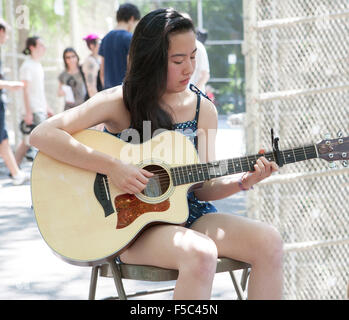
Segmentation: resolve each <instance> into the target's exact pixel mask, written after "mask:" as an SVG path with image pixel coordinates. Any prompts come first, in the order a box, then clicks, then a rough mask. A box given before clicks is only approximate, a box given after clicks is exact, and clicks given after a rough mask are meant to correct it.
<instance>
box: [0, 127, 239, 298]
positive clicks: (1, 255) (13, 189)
mask: <svg viewBox="0 0 349 320" xmlns="http://www.w3.org/2000/svg"><path fill="white" fill-rule="evenodd" d="M224 125H225V122H224V123H223V125H222V126H223V129H224ZM240 138H241V129H236V130H235V129H234V130H233V129H231V130H230V129H228V127H226V129H225V130H223V131H220V132H219V134H218V140H219V144H218V146H217V149H218V150H220V152H217V153H218V157H219V158H221V159H222V158H226V157H233V156H238V155H239V154H237V153H241V150H242V149H241V140H240ZM233 141H236V144H235V146H232V148H234V150H235V151H234V150H232V151H231V152H232V153H231V154H228V153H227V147H226V143H232V142H233ZM237 146H239V148H240V149H239V148H237ZM233 152H237V153H236V154H234V153H233ZM22 169H23V170H25V171H28V172H30V170H31V163H30V162H25V163H24V164H23V166H22ZM215 204H216V205H217V207H218V209H219V210H220V211H225V212H235V213H238V214H244V212H245V198H244V195H243V194H242V193H239V194H237V195H235V196H233V197H230V198H228V199H225V200H221V201H217V202H215ZM90 270H91V268H89V267H78V266H73V265H70V264H68V263H66V262H64V261H62V260H61V259H59V258H57V257H56V256H55V255H54V254H53V253H52V251H51V250H50V249H49V248H48V246H47V245H46V243H45V242H44V240H43V239H42V238H41V236H40V233H39V231H38V228H37V225H36V221H35V217H34V213H33V211H32V209H31V194H30V185H29V183H27V184H25V185H22V186H13V185H12V184H11V179H10V178H9V176H8V171H7V169H6V168H5V167H4V165H3V163H2V161H1V159H0V299H8V300H12V299H20V300H22V299H44V300H61V299H67V300H70V299H79V300H80V299H87V297H88V289H89V281H90ZM172 284H174V282H166V283H155V284H153V283H149V282H147V283H142V282H140V281H131V280H128V281H126V285H125V287H126V290H127V292H134V291H136V290H138V289H142V290H145V289H149V288H150V287H151V288H155V287H163V286H170V285H172ZM115 294H116V293H115V287H114V283H113V280H112V279H105V278H100V279H99V280H98V284H97V294H96V299H101V298H103V297H106V296H115ZM171 297H172V293H161V294H156V295H149V296H146V297H141V299H166V300H167V299H171ZM212 299H236V295H235V293H234V290H233V285H232V282H231V279H230V276H229V274H218V275H216V278H215V280H214V286H213V294H212Z"/></svg>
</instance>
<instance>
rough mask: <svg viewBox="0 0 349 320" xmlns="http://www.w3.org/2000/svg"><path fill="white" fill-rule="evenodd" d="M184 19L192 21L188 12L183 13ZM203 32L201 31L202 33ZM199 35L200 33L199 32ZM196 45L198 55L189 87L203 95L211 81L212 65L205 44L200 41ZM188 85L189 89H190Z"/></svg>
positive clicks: (196, 55)
mask: <svg viewBox="0 0 349 320" xmlns="http://www.w3.org/2000/svg"><path fill="white" fill-rule="evenodd" d="M181 14H182V16H183V17H185V18H187V19H189V20H191V21H192V22H193V20H192V18H191V17H190V15H189V14H188V13H186V12H182V13H181ZM200 32H201V31H200ZM197 33H198V31H197ZM195 44H196V49H197V50H196V54H195V62H196V64H195V70H194V73H193V74H192V76H191V78H190V81H189V85H190V84H193V85H194V86H196V87H197V88H199V89H200V90H201V91H202V92H203V93H205V92H206V83H207V82H208V80H209V79H210V63H209V60H208V55H207V51H206V48H205V46H204V44H203V43H202V42H201V41H199V40H198V39H196V40H195ZM189 85H188V87H189Z"/></svg>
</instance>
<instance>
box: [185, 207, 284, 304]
mask: <svg viewBox="0 0 349 320" xmlns="http://www.w3.org/2000/svg"><path fill="white" fill-rule="evenodd" d="M192 229H193V230H196V231H199V232H202V233H203V234H205V235H207V236H208V237H210V238H211V239H212V240H213V241H214V242H215V244H216V245H217V249H218V256H220V257H228V258H232V259H236V260H240V261H244V262H247V263H249V264H251V266H252V268H251V275H250V280H249V287H248V298H249V299H281V298H282V287H283V273H282V256H283V245H282V240H281V237H280V234H279V233H278V231H277V230H276V229H275V228H273V227H272V226H270V225H268V224H266V223H262V222H259V221H256V220H252V219H248V218H245V217H240V216H236V215H232V214H214V213H211V214H207V215H204V216H202V217H200V218H199V219H198V220H197V221H196V222H195V223H194V224H193V226H192Z"/></svg>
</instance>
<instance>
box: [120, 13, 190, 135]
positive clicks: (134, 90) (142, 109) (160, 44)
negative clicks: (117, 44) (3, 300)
mask: <svg viewBox="0 0 349 320" xmlns="http://www.w3.org/2000/svg"><path fill="white" fill-rule="evenodd" d="M189 30H193V31H194V32H195V28H194V26H193V24H192V22H191V21H190V20H189V19H187V18H184V17H183V16H182V15H181V14H179V13H178V12H177V11H175V10H174V9H158V10H155V11H152V12H150V13H148V14H147V15H145V16H144V17H143V18H142V19H141V20H140V22H139V23H138V25H137V27H136V29H135V32H134V34H133V37H132V41H131V46H130V52H129V63H128V68H127V72H126V76H125V79H124V84H123V99H124V103H125V105H126V108H127V109H128V110H129V112H130V114H131V126H132V128H134V129H136V130H138V132H139V135H140V137H141V138H142V139H141V140H143V137H142V134H143V121H151V129H152V130H151V131H152V133H153V132H154V131H155V130H157V129H168V130H171V129H172V127H173V121H172V117H171V116H170V114H169V113H168V112H166V111H165V110H163V109H162V108H161V107H160V105H159V100H160V98H161V96H162V95H163V94H164V93H165V91H166V87H167V67H168V48H169V36H170V35H171V34H174V33H177V32H186V31H189Z"/></svg>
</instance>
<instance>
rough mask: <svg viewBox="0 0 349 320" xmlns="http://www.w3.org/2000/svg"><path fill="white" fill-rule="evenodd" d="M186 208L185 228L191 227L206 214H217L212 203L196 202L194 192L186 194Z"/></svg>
mask: <svg viewBox="0 0 349 320" xmlns="http://www.w3.org/2000/svg"><path fill="white" fill-rule="evenodd" d="M188 206H189V217H188V220H187V222H186V224H185V227H186V228H190V227H191V225H192V224H193V223H194V222H195V221H196V220H197V219H199V218H200V217H201V216H203V215H205V214H207V213H211V212H217V209H216V207H215V206H214V205H213V204H212V203H210V202H206V201H200V200H198V199H197V198H196V197H195V195H194V192H190V193H188Z"/></svg>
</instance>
